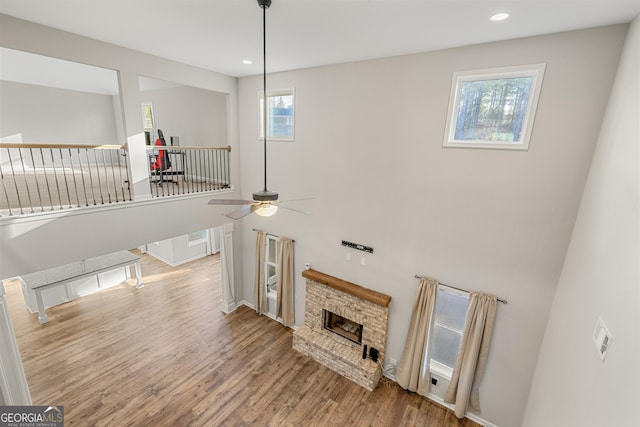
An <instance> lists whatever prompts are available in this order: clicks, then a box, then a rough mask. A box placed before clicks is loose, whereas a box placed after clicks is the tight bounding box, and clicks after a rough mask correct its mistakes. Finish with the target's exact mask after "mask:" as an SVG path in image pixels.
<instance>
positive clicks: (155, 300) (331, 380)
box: [5, 255, 478, 427]
mask: <svg viewBox="0 0 640 427" xmlns="http://www.w3.org/2000/svg"><path fill="white" fill-rule="evenodd" d="M219 271H220V259H219V256H217V255H214V256H208V257H206V258H204V259H201V260H197V261H193V262H190V263H187V264H184V265H182V266H179V267H177V268H171V267H169V266H167V265H166V264H164V263H162V262H160V261H158V260H156V259H154V258H153V257H151V256H148V255H142V272H143V275H144V281H145V287H144V288H143V289H136V288H135V279H131V280H129V281H128V282H126V283H125V284H123V285H120V286H117V287H114V288H111V289H108V290H105V291H102V292H99V293H96V294H93V295H89V296H86V297H83V298H80V299H78V300H75V301H72V302H69V303H66V304H63V305H60V306H57V307H53V308H50V309H48V310H47V313H48V314H49V319H50V320H49V323H47V324H45V325H40V324H39V323H38V320H37V314H31V313H28V312H27V310H26V309H25V308H24V303H23V299H22V294H21V291H20V286H19V284H18V283H17V282H13V283H6V282H5V288H6V290H7V300H8V302H9V308H10V311H11V317H12V321H13V325H14V328H15V330H16V336H17V338H18V344H19V347H20V352H21V355H22V360H23V364H24V368H25V372H26V375H27V380H28V382H29V388H30V391H31V395H32V398H33V402H34V404H36V405H64V407H65V421H66V423H65V425H67V426H89V425H90V426H397V425H402V426H427V427H428V426H433V427H441V426H443V427H450V426H478V424H476V423H474V422H472V421H470V420H466V419H465V420H458V419H457V418H456V417H455V416H454V415H453V414H452V413H451V412H450V411H448V410H446V409H444V408H442V407H440V406H438V405H437V404H435V403H432V402H431V401H429V400H427V399H424V398H422V397H420V396H418V395H416V394H413V393H407V392H405V391H403V390H401V389H400V388H399V387H398V386H396V385H386V384H380V385H379V386H378V388H377V389H376V390H375V391H374V392H368V391H366V390H365V389H363V388H362V387H360V386H358V385H356V384H354V383H352V382H351V381H349V380H347V379H345V378H343V377H342V376H340V375H338V374H336V373H334V372H333V371H331V370H329V369H327V368H325V367H324V366H322V365H319V364H318V363H316V362H315V361H313V360H311V359H309V358H308V357H306V356H304V355H302V354H300V353H298V352H297V351H295V350H293V349H292V347H291V338H292V331H291V330H290V329H287V328H284V327H283V326H282V325H280V324H279V323H277V322H275V321H273V320H271V319H269V318H267V317H265V316H257V315H256V314H255V312H254V311H252V310H251V309H249V308H248V307H240V308H238V309H237V310H236V311H235V312H233V313H231V314H228V315H225V314H223V313H222V312H221V311H220V308H219V307H220V301H221V289H220V273H219Z"/></svg>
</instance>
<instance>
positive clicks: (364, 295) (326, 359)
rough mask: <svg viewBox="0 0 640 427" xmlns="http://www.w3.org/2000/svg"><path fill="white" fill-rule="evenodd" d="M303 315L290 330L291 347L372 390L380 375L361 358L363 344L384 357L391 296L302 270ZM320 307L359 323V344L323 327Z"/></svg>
mask: <svg viewBox="0 0 640 427" xmlns="http://www.w3.org/2000/svg"><path fill="white" fill-rule="evenodd" d="M302 276H303V277H304V278H306V279H307V288H306V298H305V319H304V324H303V325H301V326H300V327H299V328H298V329H297V330H296V331H295V332H294V333H293V348H294V349H296V350H298V351H300V352H301V353H303V354H306V355H307V356H309V357H311V358H313V359H314V360H316V361H317V362H319V363H321V364H323V365H325V366H326V367H328V368H329V369H332V370H334V371H336V372H337V373H339V374H340V375H342V376H344V377H345V378H348V379H350V380H352V381H353V382H355V383H357V384H359V385H361V386H362V387H364V388H366V389H367V390H369V391H373V390H374V389H375V387H376V385H377V384H378V381H379V380H380V377H381V376H382V371H381V369H380V368H379V366H378V364H377V363H375V362H373V361H372V360H371V359H369V358H367V359H363V358H362V353H363V346H364V345H367V348H371V347H373V348H375V349H376V350H378V351H379V359H378V360H379V362H380V363H382V361H383V360H384V353H385V346H386V341H387V326H388V319H389V303H390V302H391V297H390V296H388V295H385V294H382V293H380V292H376V291H373V290H370V289H367V288H364V287H362V286H359V285H356V284H354V283H350V282H347V281H345V280H342V279H338V278H336V277H333V276H329V275H328V274H324V273H321V272H319V271H316V270H305V271H303V273H302ZM323 310H328V311H331V312H332V313H335V314H337V315H339V316H343V317H345V318H347V319H349V320H351V321H353V322H356V323H359V324H361V325H362V344H357V343H354V342H352V341H350V340H348V339H347V338H344V337H342V336H339V335H336V334H335V333H333V332H330V331H327V330H326V329H324V328H323V325H324V319H323Z"/></svg>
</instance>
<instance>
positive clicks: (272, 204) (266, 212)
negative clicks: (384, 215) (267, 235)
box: [209, 0, 310, 219]
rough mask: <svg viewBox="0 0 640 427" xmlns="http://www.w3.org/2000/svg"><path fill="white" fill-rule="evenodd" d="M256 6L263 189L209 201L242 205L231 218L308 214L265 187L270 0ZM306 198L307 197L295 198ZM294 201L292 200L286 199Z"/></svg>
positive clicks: (261, 0)
mask: <svg viewBox="0 0 640 427" xmlns="http://www.w3.org/2000/svg"><path fill="white" fill-rule="evenodd" d="M257 1H258V6H260V7H261V8H262V48H263V50H262V66H263V69H262V84H263V98H262V99H263V102H264V106H265V107H264V108H263V109H262V114H263V117H262V119H263V120H262V125H263V129H262V130H263V135H264V138H263V142H264V189H263V190H261V191H256V192H255V193H253V200H229V199H212V200H210V201H209V204H210V205H242V207H240V208H238V209H236V210H234V211H232V212H229V213H227V214H225V215H226V216H227V217H229V218H231V219H240V218H243V217H245V216H247V215H249V214H251V213H253V212H255V213H257V214H258V215H261V216H271V215H273V214H275V213H276V211H277V210H278V207H281V208H284V209H288V210H291V211H294V212H299V213H303V214H306V215H309V214H310V212H304V211H300V210H297V209H292V208H290V207H287V206H282V205H281V204H280V203H283V202H285V201H281V202H278V193H276V192H273V191H269V190H268V189H267V9H268V8H269V6H271V0H257ZM297 200H308V199H297ZM288 201H294V200H288Z"/></svg>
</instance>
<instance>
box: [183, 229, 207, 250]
mask: <svg viewBox="0 0 640 427" xmlns="http://www.w3.org/2000/svg"><path fill="white" fill-rule="evenodd" d="M208 237H209V232H208V230H207V229H206V228H205V229H204V230H199V231H194V232H193V233H189V234H187V246H194V245H198V244H200V243H206V242H207V238H208Z"/></svg>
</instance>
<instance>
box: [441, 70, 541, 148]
mask: <svg viewBox="0 0 640 427" xmlns="http://www.w3.org/2000/svg"><path fill="white" fill-rule="evenodd" d="M544 69H545V64H536V65H526V66H518V67H505V68H497V69H491V70H480V71H465V72H459V73H454V74H453V80H452V83H451V95H450V98H449V113H448V116H447V126H446V132H445V139H444V144H443V146H444V147H478V148H507V149H520V150H526V149H528V148H529V138H530V136H531V130H532V127H533V119H534V117H535V112H536V106H537V104H538V97H539V95H540V88H541V86H542V76H543V74H544Z"/></svg>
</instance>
